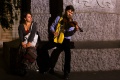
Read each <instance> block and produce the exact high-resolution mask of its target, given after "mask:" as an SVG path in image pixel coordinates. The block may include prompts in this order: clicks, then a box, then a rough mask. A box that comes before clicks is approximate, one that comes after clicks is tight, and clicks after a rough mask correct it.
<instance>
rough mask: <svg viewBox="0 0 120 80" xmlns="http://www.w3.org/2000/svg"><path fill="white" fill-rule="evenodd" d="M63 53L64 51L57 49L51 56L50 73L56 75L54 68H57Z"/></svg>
mask: <svg viewBox="0 0 120 80" xmlns="http://www.w3.org/2000/svg"><path fill="white" fill-rule="evenodd" d="M62 51H63V50H62V49H59V48H57V49H54V50H53V52H52V54H51V57H50V68H51V70H50V73H51V74H53V73H54V67H55V65H56V62H57V60H58V57H59V55H60V53H61V52H62Z"/></svg>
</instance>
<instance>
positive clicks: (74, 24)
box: [63, 17, 83, 32]
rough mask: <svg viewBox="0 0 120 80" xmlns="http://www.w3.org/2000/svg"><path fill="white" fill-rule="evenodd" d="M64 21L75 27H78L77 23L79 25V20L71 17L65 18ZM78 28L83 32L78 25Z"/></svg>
mask: <svg viewBox="0 0 120 80" xmlns="http://www.w3.org/2000/svg"><path fill="white" fill-rule="evenodd" d="M63 22H64V23H66V24H67V23H68V24H69V26H72V27H75V28H76V25H77V26H78V23H77V21H73V19H72V18H71V17H70V18H63ZM78 28H79V31H80V32H83V29H82V28H80V27H79V26H78Z"/></svg>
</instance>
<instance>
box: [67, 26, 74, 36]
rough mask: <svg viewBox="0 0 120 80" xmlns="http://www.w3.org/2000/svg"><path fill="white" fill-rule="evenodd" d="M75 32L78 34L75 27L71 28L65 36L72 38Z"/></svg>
mask: <svg viewBox="0 0 120 80" xmlns="http://www.w3.org/2000/svg"><path fill="white" fill-rule="evenodd" d="M75 32H76V29H75V27H70V28H69V29H68V30H66V32H65V36H66V37H68V36H72V35H73V34H74V33H75Z"/></svg>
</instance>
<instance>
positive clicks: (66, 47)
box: [50, 39, 71, 73]
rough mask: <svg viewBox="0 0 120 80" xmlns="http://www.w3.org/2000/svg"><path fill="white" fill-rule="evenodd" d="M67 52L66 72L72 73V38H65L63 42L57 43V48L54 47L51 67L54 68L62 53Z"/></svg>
mask: <svg viewBox="0 0 120 80" xmlns="http://www.w3.org/2000/svg"><path fill="white" fill-rule="evenodd" d="M62 51H64V52H65V62H64V73H70V62H71V51H70V40H69V39H64V41H63V43H62V44H58V45H57V49H54V50H53V52H52V54H51V57H50V67H51V68H52V69H53V68H54V67H55V64H56V62H57V60H58V57H59V55H60V53H61V52H62Z"/></svg>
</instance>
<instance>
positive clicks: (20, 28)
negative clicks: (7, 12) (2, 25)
mask: <svg viewBox="0 0 120 80" xmlns="http://www.w3.org/2000/svg"><path fill="white" fill-rule="evenodd" d="M22 27H23V26H22V25H19V26H18V34H19V39H20V41H21V42H23V41H24V38H23V28H22Z"/></svg>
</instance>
